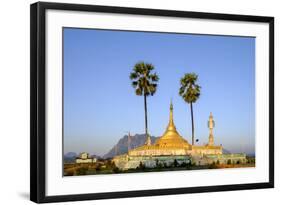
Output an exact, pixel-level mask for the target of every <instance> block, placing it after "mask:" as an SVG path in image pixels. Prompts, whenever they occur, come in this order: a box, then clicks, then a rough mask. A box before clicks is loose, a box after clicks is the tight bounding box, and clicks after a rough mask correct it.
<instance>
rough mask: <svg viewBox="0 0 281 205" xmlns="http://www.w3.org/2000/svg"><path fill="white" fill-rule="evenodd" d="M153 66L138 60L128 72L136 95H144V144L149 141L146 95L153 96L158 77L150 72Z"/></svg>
mask: <svg viewBox="0 0 281 205" xmlns="http://www.w3.org/2000/svg"><path fill="white" fill-rule="evenodd" d="M153 70H154V66H153V65H152V64H150V63H145V62H139V63H137V64H135V66H134V68H133V72H131V74H130V79H131V80H132V86H133V88H135V93H136V95H138V96H144V112H145V135H146V144H149V145H150V143H151V141H150V137H149V135H148V128H147V102H146V98H147V97H148V96H153V95H154V94H155V92H156V90H157V82H158V80H159V77H158V75H157V73H156V72H155V73H152V71H153Z"/></svg>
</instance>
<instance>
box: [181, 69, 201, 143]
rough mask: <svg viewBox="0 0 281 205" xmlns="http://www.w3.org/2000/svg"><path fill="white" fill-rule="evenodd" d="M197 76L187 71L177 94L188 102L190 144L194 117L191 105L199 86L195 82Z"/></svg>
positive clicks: (198, 92) (196, 98)
mask: <svg viewBox="0 0 281 205" xmlns="http://www.w3.org/2000/svg"><path fill="white" fill-rule="evenodd" d="M197 78H198V76H197V75H196V74H195V73H187V74H185V75H184V76H183V77H182V78H181V80H180V86H181V87H180V89H179V95H180V96H181V97H182V98H183V100H184V101H185V102H186V103H188V104H190V110H191V123H192V145H194V119H193V106H192V104H193V103H195V102H196V101H197V100H198V98H199V96H200V89H201V87H200V86H199V85H197V84H196V81H197Z"/></svg>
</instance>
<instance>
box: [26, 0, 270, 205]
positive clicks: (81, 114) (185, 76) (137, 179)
mask: <svg viewBox="0 0 281 205" xmlns="http://www.w3.org/2000/svg"><path fill="white" fill-rule="evenodd" d="M30 20H31V37H30V40H31V154H30V156H31V159H30V160H31V167H30V172H31V177H30V179H31V181H30V185H31V187H30V192H31V195H30V198H31V200H32V201H34V202H38V203H42V202H59V201H74V200H90V199H107V198H120V197H138V196H153V195H166V194H185V193H196V192H212V191H226V190H227V191H228V190H243V189H258V188H273V187H274V18H273V17H264V16H247V15H230V14H215V13H201V12H187V11H172V10H155V9H143V8H125V7H108V6H96V5H80V4H62V3H46V2H44V3H43V2H39V3H35V4H32V5H31V18H30Z"/></svg>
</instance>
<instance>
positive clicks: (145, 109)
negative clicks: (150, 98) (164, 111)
mask: <svg viewBox="0 0 281 205" xmlns="http://www.w3.org/2000/svg"><path fill="white" fill-rule="evenodd" d="M144 114H145V136H146V139H147V138H148V134H147V133H148V132H147V105H146V95H145V94H144Z"/></svg>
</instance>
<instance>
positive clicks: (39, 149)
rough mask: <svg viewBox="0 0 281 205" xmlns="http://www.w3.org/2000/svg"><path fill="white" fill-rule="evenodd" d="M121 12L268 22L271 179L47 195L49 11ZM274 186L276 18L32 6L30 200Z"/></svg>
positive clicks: (147, 10)
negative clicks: (46, 91) (46, 124)
mask: <svg viewBox="0 0 281 205" xmlns="http://www.w3.org/2000/svg"><path fill="white" fill-rule="evenodd" d="M48 9H54V10H67V11H86V12H102V13H121V14H132V15H134V14H137V15H151V16H163V17H164V16H169V17H181V18H196V19H217V20H229V21H246V22H263V23H268V24H269V50H268V52H269V181H268V182H263V183H249V184H235V185H234V184H232V185H220V186H203V187H192V188H170V189H158V190H141V191H124V192H108V193H90V194H75V195H59V196H46V190H45V185H46V179H45V176H46V169H45V168H46V165H45V163H46V160H45V158H46V154H45V151H46V148H45V146H46V136H45V134H46V129H45V116H46V107H45V105H46V102H45V100H46V97H45V95H46V93H45V88H46V81H45V77H46V68H45V65H46V59H45V49H46V46H45V35H46V29H45V25H46V21H45V20H46V10H48ZM273 187H274V17H265V16H248V15H233V14H231V15H230V14H218V13H202V12H187V11H173V10H156V9H144V8H126V7H111V6H96V5H82V4H65V3H47V2H38V3H34V4H32V5H31V6H30V200H31V201H34V202H37V203H45V202H62V201H77V200H97V199H109V198H123V197H141V196H155V195H169V194H187V193H198V192H218V191H231V190H245V189H260V188H273Z"/></svg>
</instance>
